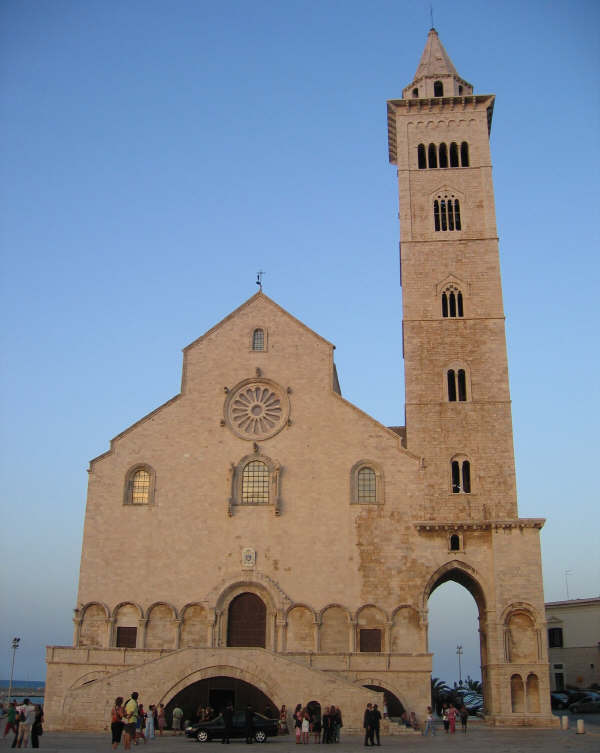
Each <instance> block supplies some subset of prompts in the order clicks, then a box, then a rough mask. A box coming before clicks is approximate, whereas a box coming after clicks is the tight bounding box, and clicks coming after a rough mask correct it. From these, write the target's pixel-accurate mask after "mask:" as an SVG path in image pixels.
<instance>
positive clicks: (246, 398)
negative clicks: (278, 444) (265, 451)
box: [225, 380, 289, 439]
mask: <svg viewBox="0 0 600 753" xmlns="http://www.w3.org/2000/svg"><path fill="white" fill-rule="evenodd" d="M288 413H289V405H288V399H287V395H286V394H285V392H284V391H283V390H282V389H281V387H279V386H278V385H276V384H273V383H271V382H268V381H267V380H252V381H249V382H244V383H242V384H241V385H239V386H238V387H236V388H235V389H234V390H232V391H231V392H230V393H229V395H228V397H227V401H226V404H225V414H226V418H227V421H228V423H229V426H230V427H231V429H232V430H233V431H234V432H235V433H236V434H237V435H238V436H239V437H242V439H265V438H267V437H271V436H273V435H274V434H276V433H277V432H278V431H279V430H280V429H281V428H282V427H283V426H284V424H285V423H286V421H287V418H288Z"/></svg>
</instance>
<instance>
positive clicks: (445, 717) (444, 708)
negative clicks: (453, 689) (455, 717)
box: [442, 703, 450, 734]
mask: <svg viewBox="0 0 600 753" xmlns="http://www.w3.org/2000/svg"><path fill="white" fill-rule="evenodd" d="M442 722H443V723H444V731H445V732H446V734H448V730H449V729H450V720H449V719H448V704H447V703H444V704H443V705H442Z"/></svg>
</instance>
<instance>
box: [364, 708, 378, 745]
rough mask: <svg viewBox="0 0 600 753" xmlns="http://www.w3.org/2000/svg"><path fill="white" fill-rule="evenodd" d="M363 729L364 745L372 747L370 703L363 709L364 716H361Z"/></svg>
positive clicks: (371, 712) (371, 711) (371, 709)
mask: <svg viewBox="0 0 600 753" xmlns="http://www.w3.org/2000/svg"><path fill="white" fill-rule="evenodd" d="M363 728H364V730H365V745H366V746H368V745H369V743H371V745H374V744H375V743H374V742H373V707H372V706H371V704H370V703H367V708H366V709H365V714H364V716H363Z"/></svg>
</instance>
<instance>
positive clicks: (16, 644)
mask: <svg viewBox="0 0 600 753" xmlns="http://www.w3.org/2000/svg"><path fill="white" fill-rule="evenodd" d="M20 642H21V639H20V638H13V639H12V662H11V664H10V680H9V683H8V699H7V700H8V703H10V694H11V692H12V684H13V672H14V669H15V653H16V651H17V649H18V648H19V643H20Z"/></svg>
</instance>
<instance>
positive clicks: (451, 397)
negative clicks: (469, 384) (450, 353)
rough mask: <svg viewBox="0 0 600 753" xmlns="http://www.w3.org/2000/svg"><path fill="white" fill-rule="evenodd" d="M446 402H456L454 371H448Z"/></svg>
mask: <svg viewBox="0 0 600 753" xmlns="http://www.w3.org/2000/svg"><path fill="white" fill-rule="evenodd" d="M448 401H449V402H451V403H455V402H456V373H455V371H454V369H449V370H448Z"/></svg>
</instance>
